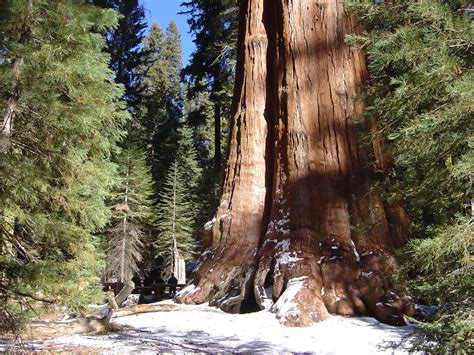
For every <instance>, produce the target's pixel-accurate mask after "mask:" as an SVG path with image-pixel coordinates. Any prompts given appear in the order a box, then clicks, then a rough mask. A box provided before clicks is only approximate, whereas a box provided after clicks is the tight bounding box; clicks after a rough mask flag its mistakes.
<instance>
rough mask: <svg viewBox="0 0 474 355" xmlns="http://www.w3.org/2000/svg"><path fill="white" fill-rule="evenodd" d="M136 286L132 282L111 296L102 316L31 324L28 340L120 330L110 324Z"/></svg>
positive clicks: (27, 333)
mask: <svg viewBox="0 0 474 355" xmlns="http://www.w3.org/2000/svg"><path fill="white" fill-rule="evenodd" d="M134 288H135V284H134V283H133V282H132V281H130V282H128V283H127V284H126V285H125V286H124V288H122V290H121V291H120V292H119V293H118V294H117V296H115V297H114V296H113V293H112V294H109V299H108V305H107V306H106V307H105V308H104V309H102V314H101V315H89V316H85V317H81V318H77V319H71V320H67V321H44V320H37V321H33V322H31V323H30V324H29V325H28V327H27V330H26V332H25V336H26V337H27V338H34V339H38V338H45V337H56V336H62V335H72V334H82V333H91V332H101V331H106V330H120V329H121V328H122V327H121V326H120V325H116V324H112V323H110V320H111V319H112V316H113V314H114V311H115V310H118V309H119V305H121V304H122V303H123V302H124V301H125V300H126V299H127V297H128V296H129V295H130V294H131V293H132V291H133V289H134Z"/></svg>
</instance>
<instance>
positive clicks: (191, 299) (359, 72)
mask: <svg viewBox="0 0 474 355" xmlns="http://www.w3.org/2000/svg"><path fill="white" fill-rule="evenodd" d="M240 18H241V20H240V21H241V23H240V33H239V42H238V44H239V48H238V50H239V56H238V58H239V61H238V66H237V76H236V87H235V92H234V107H233V112H234V117H233V127H232V136H231V144H230V152H229V159H228V164H227V171H226V179H225V184H224V190H223V195H222V199H221V204H220V207H219V209H218V211H217V214H216V217H215V218H214V220H213V221H212V222H213V223H212V224H210V225H208V226H210V230H209V234H208V238H207V242H208V247H209V249H208V250H207V251H206V252H205V253H204V254H203V255H202V256H201V259H200V263H199V266H198V267H197V269H196V270H195V272H194V275H193V280H194V285H192V286H189V287H187V288H186V289H184V290H183V291H182V292H181V293H180V294H179V295H178V297H177V301H179V302H186V303H202V302H207V301H210V303H211V305H216V306H219V307H220V308H221V309H223V310H225V311H229V312H241V311H243V309H244V308H245V307H248V305H249V304H251V303H252V302H253V303H255V304H256V305H259V306H260V308H262V309H263V308H267V307H271V310H272V311H273V312H275V313H276V314H277V317H278V318H279V319H280V320H281V322H282V323H284V324H287V325H292V326H306V325H309V324H311V323H313V322H318V321H321V320H323V319H325V318H327V317H328V314H329V313H334V314H341V315H356V314H359V315H365V314H368V315H374V316H375V317H377V318H378V319H380V320H381V321H383V322H386V323H389V324H402V323H403V314H407V313H408V314H410V313H412V312H413V307H412V303H411V301H410V298H409V297H406V296H405V295H404V294H403V292H401V291H399V290H395V289H394V288H393V287H392V285H391V283H390V281H389V280H388V278H387V276H388V275H389V274H390V273H391V272H392V271H393V270H394V269H395V268H396V266H397V264H396V261H395V259H394V257H393V255H392V250H393V248H394V247H395V246H396V245H398V244H399V243H402V242H403V241H404V240H403V235H402V234H403V231H404V230H405V227H406V226H405V225H399V224H400V223H402V222H403V223H405V220H403V221H402V219H403V218H406V216H405V215H404V213H403V209H402V211H400V210H398V208H396V209H394V210H393V211H392V209H391V208H390V207H389V206H385V205H384V203H383V201H382V200H381V198H380V196H379V195H378V193H377V191H376V190H375V189H373V185H374V184H373V183H374V180H375V178H376V175H377V174H376V173H375V172H373V171H372V169H371V167H370V164H369V163H368V161H369V159H368V156H367V153H366V152H365V151H364V149H363V148H362V147H360V146H359V144H358V142H357V139H356V133H357V131H358V130H360V129H373V130H374V131H375V129H374V127H371V123H372V124H373V122H370V121H364V120H363V119H362V117H363V114H364V109H365V108H364V104H363V103H362V102H359V101H356V100H355V96H356V95H357V94H358V92H359V90H360V87H361V85H362V84H363V82H364V80H365V78H366V76H367V71H366V64H365V61H364V55H363V53H361V52H357V51H354V50H353V49H351V48H349V47H348V46H347V45H345V43H344V35H345V34H346V33H348V32H349V31H354V30H355V29H356V26H357V24H356V21H355V19H353V18H351V17H349V16H347V14H346V13H345V12H344V9H343V6H342V3H341V2H339V1H336V0H315V1H303V0H243V1H242V2H241V17H240ZM374 146H375V148H376V152H375V153H376V154H377V159H378V164H382V165H381V166H383V167H385V165H386V164H388V159H387V158H385V157H384V156H383V149H382V148H383V141H382V140H381V139H377V141H376V142H374ZM383 164H385V165H383ZM384 169H385V168H384ZM389 210H390V211H391V212H390V213H387V211H389ZM390 216H393V220H390ZM392 222H394V223H395V224H394V223H392Z"/></svg>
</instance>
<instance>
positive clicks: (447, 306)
mask: <svg viewBox="0 0 474 355" xmlns="http://www.w3.org/2000/svg"><path fill="white" fill-rule="evenodd" d="M350 6H351V8H352V10H353V11H354V13H355V14H356V15H358V17H359V18H360V19H361V22H362V25H363V27H364V28H365V32H364V33H361V34H357V35H354V36H351V37H350V38H348V40H349V41H351V42H352V43H357V44H359V45H363V46H364V48H365V50H366V53H367V59H368V64H369V71H370V75H371V78H370V81H369V85H368V88H367V93H366V99H367V101H369V108H368V115H369V116H372V117H378V118H379V119H380V121H381V125H380V127H381V133H382V134H384V135H385V136H386V137H387V138H388V143H389V148H390V152H391V154H392V155H393V158H394V159H393V164H392V166H391V169H390V171H389V174H387V177H386V180H387V181H386V185H388V186H389V190H390V191H391V193H389V194H388V195H387V198H388V199H389V200H391V201H397V200H401V201H402V202H403V204H404V205H405V206H407V208H408V210H409V213H410V216H411V218H412V233H411V235H412V241H411V242H410V244H409V245H408V247H407V248H405V249H404V252H403V255H404V256H405V257H404V261H405V262H404V264H403V267H402V272H401V275H402V276H403V277H404V278H405V279H406V281H407V282H408V284H409V285H410V288H411V290H412V292H413V295H414V296H415V297H418V300H419V301H421V302H427V303H429V304H438V305H439V306H440V310H439V312H438V313H437V314H436V316H435V317H434V319H433V320H434V321H433V322H432V323H427V324H420V325H421V327H420V330H421V331H420V332H419V333H418V335H419V338H418V340H419V341H417V342H415V344H416V345H417V347H418V348H419V349H422V350H425V351H428V352H429V353H457V352H459V353H462V352H463V351H464V350H465V349H468V348H469V346H470V345H472V343H471V344H470V339H471V340H472V334H473V322H472V309H473V308H474V297H473V292H472V285H473V279H474V270H473V266H472V265H473V263H472V251H473V250H474V237H473V234H472V223H473V222H472V219H471V220H469V219H470V218H471V213H472V211H471V203H472V202H471V201H472V200H471V199H472V191H471V189H470V187H472V172H473V171H474V155H473V154H472V147H473V135H472V132H473V130H472V122H473V113H474V106H473V104H472V103H473V102H474V84H473V80H472V79H473V73H474V72H473V69H472V68H473V58H474V57H473V55H472V38H473V28H474V27H473V22H472V21H471V20H470V19H469V17H468V12H467V2H466V1H463V0H450V1H446V0H436V1H415V0H410V1H385V3H384V4H383V5H379V6H376V5H374V4H373V3H372V1H365V2H360V1H351V2H350ZM413 275H416V278H412V277H411V276H413Z"/></svg>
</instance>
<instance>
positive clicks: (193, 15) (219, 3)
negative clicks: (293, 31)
mask: <svg viewBox="0 0 474 355" xmlns="http://www.w3.org/2000/svg"><path fill="white" fill-rule="evenodd" d="M182 5H183V6H185V7H187V8H188V11H186V12H185V13H187V14H189V15H190V17H189V19H188V23H189V25H190V27H191V31H192V32H193V33H194V34H195V40H194V43H195V44H196V51H195V52H194V53H193V55H192V58H191V63H190V64H189V65H188V66H187V67H186V68H184V69H183V77H184V78H185V79H186V80H187V81H188V82H190V85H189V90H188V94H189V98H192V99H196V96H199V94H200V93H201V92H202V91H207V92H208V93H209V98H210V101H211V103H212V106H213V107H212V110H213V115H212V119H211V121H212V122H213V124H214V127H213V128H214V137H213V139H212V141H213V145H214V156H213V159H214V164H215V167H216V170H219V169H220V168H221V165H222V156H221V155H222V151H224V152H225V150H226V149H225V147H226V146H227V144H226V141H225V140H223V139H222V136H226V131H225V130H224V131H223V129H225V128H226V127H222V124H221V122H222V118H223V117H229V116H230V106H231V98H232V89H233V78H234V69H235V55H236V50H235V49H236V42H237V27H238V16H237V15H238V9H237V2H236V1H235V0H212V1H208V0H206V1H205V0H199V1H193V2H185V3H183V4H182ZM205 111H206V110H203V109H201V108H200V107H198V110H195V111H191V112H189V122H190V123H191V124H193V125H196V126H198V125H202V124H205V122H206V121H207V120H208V119H209V116H208V115H206V114H205ZM222 132H224V134H222ZM223 142H224V144H223ZM222 148H224V149H222Z"/></svg>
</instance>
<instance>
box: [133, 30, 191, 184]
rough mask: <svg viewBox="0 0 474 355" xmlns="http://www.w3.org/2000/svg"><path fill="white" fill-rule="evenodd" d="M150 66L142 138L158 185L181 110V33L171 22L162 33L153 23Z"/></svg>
mask: <svg viewBox="0 0 474 355" xmlns="http://www.w3.org/2000/svg"><path fill="white" fill-rule="evenodd" d="M144 47H145V50H146V51H147V52H148V53H149V59H148V62H149V63H150V64H149V66H146V67H144V68H143V69H142V70H143V72H144V73H145V74H144V87H145V91H144V95H143V103H142V105H141V106H140V111H141V113H140V117H141V118H140V120H141V124H142V126H143V130H144V132H143V134H142V137H144V138H145V140H146V146H147V151H148V155H149V161H150V162H151V165H152V172H153V177H154V180H155V181H156V182H157V188H158V190H159V189H160V186H161V185H160V184H161V182H162V181H163V179H164V174H165V172H166V171H167V169H168V168H169V166H170V164H171V162H172V160H173V159H171V158H170V157H173V156H174V153H175V152H174V149H175V147H176V144H177V134H176V132H177V129H178V126H179V118H180V117H181V111H182V95H181V85H180V82H179V78H180V76H179V73H180V71H181V61H182V60H181V44H180V36H179V33H178V30H177V27H176V25H175V24H174V22H171V23H170V24H169V26H168V28H167V30H166V33H165V34H163V31H162V30H161V28H160V26H159V25H158V24H156V23H154V24H153V25H152V26H151V28H150V32H149V34H148V36H147V37H146V38H145V40H144Z"/></svg>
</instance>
